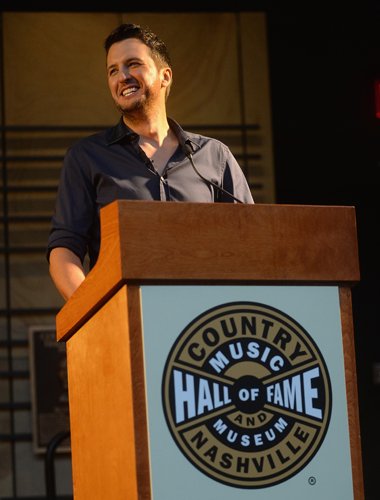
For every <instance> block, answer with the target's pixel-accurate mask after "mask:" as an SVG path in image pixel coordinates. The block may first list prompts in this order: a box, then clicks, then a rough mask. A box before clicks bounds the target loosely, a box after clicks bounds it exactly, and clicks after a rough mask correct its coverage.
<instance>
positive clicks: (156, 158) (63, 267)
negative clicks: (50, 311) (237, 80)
mask: <svg viewBox="0 0 380 500" xmlns="http://www.w3.org/2000/svg"><path fill="white" fill-rule="evenodd" d="M105 49H106V55H107V76H108V83H109V88H110V91H111V95H112V98H113V100H114V102H115V105H116V107H117V108H118V109H119V111H120V113H121V115H122V116H121V119H120V121H119V123H118V124H117V125H116V127H113V128H111V129H109V130H106V131H104V132H101V133H99V134H94V135H92V136H90V137H88V138H86V139H83V140H81V141H79V142H78V143H76V144H74V145H73V146H72V147H71V148H69V150H68V151H67V153H66V156H65V159H64V163H63V166H62V171H61V179H60V183H59V188H58V195H57V201H56V208H55V213H54V216H53V219H52V224H51V231H50V237H49V242H48V260H49V263H50V268H49V269H50V274H51V276H52V279H53V281H54V283H55V285H56V286H57V288H58V290H59V291H60V293H61V295H62V296H63V297H64V298H65V300H67V299H68V298H69V297H70V296H71V295H72V294H73V293H74V292H75V290H76V289H77V288H78V287H79V285H80V284H81V283H82V281H83V280H84V279H85V273H84V269H83V260H84V257H85V255H86V253H87V252H88V254H89V257H90V267H93V266H94V265H95V263H96V260H97V258H98V254H99V248H100V209H101V208H102V207H104V206H106V205H108V204H109V203H111V202H112V201H115V200H120V199H129V200H157V201H190V202H205V203H209V202H234V199H233V198H231V197H230V196H227V195H226V194H225V192H223V189H224V191H227V192H228V193H230V194H231V195H233V197H235V198H237V199H239V200H240V201H242V202H244V203H253V200H252V195H251V192H250V190H249V187H248V184H247V182H246V180H245V178H244V175H243V173H242V171H241V169H240V167H239V165H238V164H237V162H236V160H235V159H234V157H233V156H232V154H231V152H230V151H229V149H228V148H227V146H225V145H224V144H222V143H221V142H219V141H217V140H215V139H211V138H208V137H204V136H201V135H199V134H192V133H190V132H185V131H184V130H183V129H182V128H181V127H180V126H179V125H178V123H176V122H175V121H174V120H172V119H170V118H168V117H167V115H166V99H167V98H168V95H169V92H170V87H171V83H172V67H171V62H170V57H169V54H168V51H167V49H166V47H165V45H164V43H163V42H162V41H161V40H160V39H159V38H158V37H157V36H156V35H155V34H154V33H152V32H151V31H150V30H149V29H145V28H144V29H143V28H140V27H139V26H137V25H135V24H122V25H121V26H119V27H118V28H116V29H115V30H114V31H112V33H111V34H110V35H109V36H108V38H107V39H106V41H105ZM189 152H190V153H191V154H192V156H193V158H194V162H195V164H196V166H197V168H198V170H199V172H200V173H201V176H199V175H197V174H196V173H195V171H194V169H193V166H192V164H191V162H190V160H189V158H188V156H189ZM206 179H207V181H211V182H212V183H213V184H210V183H209V182H207V181H206ZM219 188H220V189H219Z"/></svg>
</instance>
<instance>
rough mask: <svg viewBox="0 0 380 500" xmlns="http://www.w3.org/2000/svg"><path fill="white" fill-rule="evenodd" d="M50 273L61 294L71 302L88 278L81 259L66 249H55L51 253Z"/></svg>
mask: <svg viewBox="0 0 380 500" xmlns="http://www.w3.org/2000/svg"><path fill="white" fill-rule="evenodd" d="M49 261H50V266H49V272H50V276H51V277H52V279H53V281H54V284H55V286H56V287H57V289H58V291H59V293H60V294H61V295H62V297H63V298H64V299H65V300H69V298H70V297H71V296H72V294H73V293H74V292H75V290H76V289H77V288H78V287H79V285H80V284H81V283H82V281H83V280H84V279H85V278H86V276H85V274H84V269H83V266H82V262H81V260H80V258H79V257H78V256H77V255H75V253H74V252H72V251H71V250H69V249H68V248H64V247H57V248H53V250H52V251H51V252H50V259H49Z"/></svg>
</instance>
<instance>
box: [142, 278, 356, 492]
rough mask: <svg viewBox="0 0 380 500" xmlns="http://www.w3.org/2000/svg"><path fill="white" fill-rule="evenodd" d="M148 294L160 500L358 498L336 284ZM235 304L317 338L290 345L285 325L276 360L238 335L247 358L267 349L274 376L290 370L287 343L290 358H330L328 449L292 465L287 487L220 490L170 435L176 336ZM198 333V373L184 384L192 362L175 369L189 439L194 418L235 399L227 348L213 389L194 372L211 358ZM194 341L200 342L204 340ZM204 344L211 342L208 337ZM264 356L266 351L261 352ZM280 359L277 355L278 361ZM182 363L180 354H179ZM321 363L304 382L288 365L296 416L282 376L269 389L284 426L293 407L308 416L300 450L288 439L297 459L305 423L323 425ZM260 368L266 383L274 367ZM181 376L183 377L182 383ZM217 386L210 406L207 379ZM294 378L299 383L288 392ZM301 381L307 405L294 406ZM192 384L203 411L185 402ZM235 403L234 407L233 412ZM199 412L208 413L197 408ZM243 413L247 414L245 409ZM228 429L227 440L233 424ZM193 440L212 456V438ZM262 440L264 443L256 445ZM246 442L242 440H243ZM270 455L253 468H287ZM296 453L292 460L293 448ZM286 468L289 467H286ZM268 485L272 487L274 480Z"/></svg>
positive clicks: (149, 382)
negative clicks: (168, 405) (168, 401)
mask: <svg viewBox="0 0 380 500" xmlns="http://www.w3.org/2000/svg"><path fill="white" fill-rule="evenodd" d="M141 295H142V319H143V337H144V339H143V342H144V351H145V370H146V388H147V401H148V431H149V446H150V459H151V474H152V492H153V500H178V498H181V500H194V499H195V498H200V499H203V498H210V499H216V498H217V499H218V500H227V499H228V500H231V499H232V498H233V499H234V500H243V499H244V500H245V499H252V498H255V499H258V500H278V499H280V498H281V499H283V500H285V499H289V500H290V499H292V500H293V499H294V498H300V499H306V498H307V499H308V500H321V499H330V498H333V499H334V500H353V487H352V473H351V457H350V445H349V432H348V417H347V402H346V388H345V377H344V363H343V347H342V333H341V323H340V309H339V292H338V288H337V287H306V286H305V287H298V286H294V287H285V286H284V287H282V286H281V287H280V286H278V287H276V286H271V287H267V286H143V287H141ZM229 303H254V304H262V305H263V306H264V310H268V309H269V310H271V309H273V310H274V311H275V310H276V311H279V312H280V313H282V314H283V315H284V317H285V318H289V321H290V320H293V321H294V322H296V323H297V324H299V325H300V326H301V329H303V330H304V331H306V332H307V334H308V336H309V337H310V338H311V342H310V343H309V344H307V342H306V343H305V344H304V343H302V340H300V342H298V340H297V339H296V340H294V339H293V340H292V343H291V342H290V341H289V340H288V339H287V337H286V335H287V334H286V330H287V327H285V328H284V329H282V328H279V329H278V333H277V334H276V336H275V338H274V339H275V342H274V344H273V348H275V347H276V345H275V344H276V343H277V347H278V349H277V351H276V350H275V349H273V350H272V351H271V354H270V355H269V349H267V352H266V354H265V355H264V343H261V344H260V341H261V340H260V339H256V338H255V337H252V338H251V339H250V340H253V341H256V340H257V342H256V343H255V344H253V343H252V342H251V343H246V344H244V342H248V340H247V341H246V339H245V338H243V337H241V338H240V340H241V344H242V345H245V346H247V352H248V350H249V352H250V355H251V356H252V357H254V356H258V353H259V352H260V358H261V360H264V358H265V359H266V362H267V363H268V369H270V367H269V363H271V368H273V370H277V369H280V368H281V367H282V368H283V369H285V366H286V365H283V363H287V361H286V360H285V361H284V360H282V358H285V357H284V356H281V346H282V344H281V342H282V341H283V342H285V343H286V342H288V341H289V346H292V347H289V349H291V351H289V352H292V353H293V359H294V358H297V356H298V357H299V358H298V359H302V355H304V357H305V359H306V358H307V354H306V351H308V347H307V346H308V345H309V347H310V346H311V351H313V349H314V347H315V346H316V350H317V351H318V352H319V353H320V355H321V356H320V357H321V358H322V359H323V360H324V363H325V364H324V366H325V367H326V373H328V376H329V380H330V381H331V387H329V389H328V391H327V392H329V394H327V393H326V394H325V396H326V398H329V397H330V396H331V401H332V404H330V403H331V402H330V403H328V402H327V403H328V404H327V403H326V401H322V403H326V404H325V407H326V408H327V407H328V408H329V409H331V417H330V418H329V425H328V427H327V432H326V433H325V436H324V439H322V440H321V444H320V445H319V446H317V449H316V451H315V453H314V455H313V456H312V458H311V459H309V460H306V465H303V466H300V467H298V469H297V467H295V469H294V468H293V469H294V470H296V472H295V473H292V472H291V470H290V472H289V474H288V476H289V477H287V476H286V474H285V476H286V477H285V479H284V476H283V477H282V480H281V482H280V483H278V484H274V485H262V484H261V485H260V487H258V488H257V487H252V486H245V487H241V485H238V486H236V485H230V480H227V481H225V484H223V481H220V480H216V479H215V478H213V474H212V472H210V473H208V472H207V468H206V469H205V471H202V467H199V466H197V464H196V463H193V462H194V461H193V462H192V461H191V460H190V459H189V455H188V456H187V455H186V453H184V451H183V450H181V449H180V446H179V445H178V444H177V442H176V440H175V437H174V435H173V433H172V432H171V431H170V430H169V425H168V422H167V420H166V418H165V412H164V407H165V403H163V380H164V379H165V376H164V372H165V366H166V363H167V361H168V358H169V355H170V353H171V351H172V348H173V346H174V345H175V344H176V343H177V346H178V345H180V344H178V339H179V338H180V336H181V333H182V332H183V331H184V330H185V331H186V328H188V325H190V324H191V323H192V322H193V324H194V325H195V326H194V328H195V330H196V327H197V323H196V322H195V323H194V320H196V318H198V317H199V316H200V315H203V314H204V313H206V312H207V311H209V310H210V309H212V308H216V309H217V308H219V307H220V306H223V305H225V304H229ZM265 308H267V309H265ZM206 319H207V318H206ZM263 323H265V324H267V322H266V320H263ZM210 324H211V323H210ZM206 326H207V325H206ZM248 326H249V325H248ZM190 330H191V328H190ZM195 330H194V331H195ZM197 331H198V334H197V333H194V334H193V333H191V335H193V337H189V338H191V339H193V340H191V342H192V344H191V346H192V347H191V349H192V352H193V355H194V356H193V357H194V360H195V361H194V366H192V367H191V370H193V371H192V373H193V375H192V376H191V377H188V378H186V376H185V374H184V369H183V368H182V367H183V366H185V365H186V360H185V361H184V362H183V364H182V365H181V364H177V365H176V363H174V371H176V375H177V376H178V377H177V378H178V381H179V382H178V384H179V385H178V384H177V385H175V388H176V389H175V390H176V391H180V394H182V395H183V397H184V398H185V399H184V402H183V404H182V406H179V407H180V409H181V408H182V410H183V412H185V413H184V414H186V412H187V417H188V418H189V422H190V423H189V427H188V428H189V429H190V431H189V432H190V433H191V428H192V427H191V422H192V420H191V418H190V417H194V421H197V419H198V422H199V420H202V418H200V417H199V412H200V411H201V410H202V411H203V412H204V415H205V417H204V419H205V420H207V412H208V411H209V410H210V406H208V405H211V406H212V404H214V406H217V405H218V404H219V405H221V408H222V406H223V404H226V403H228V402H231V401H230V400H229V399H228V398H229V397H230V398H232V396H231V392H229V393H228V392H224V395H225V400H224V403H223V390H222V385H221V384H220V377H219V374H218V373H217V372H218V371H220V370H222V369H223V370H227V368H229V367H228V366H226V365H227V363H229V360H228V354H227V351H226V350H224V351H223V349H222V347H221V348H220V350H219V351H218V352H217V354H216V355H215V356H214V354H212V356H214V357H213V358H212V362H211V363H209V366H211V367H212V366H213V367H214V369H215V370H214V372H215V373H212V368H210V370H211V371H210V373H209V375H208V376H207V377H206V378H208V380H209V386H208V385H207V382H205V377H203V376H202V370H201V369H197V367H196V366H195V364H196V360H197V359H198V358H199V359H200V358H201V357H202V355H203V354H204V352H203V351H202V350H201V345H200V343H199V342H197V339H199V338H200V337H199V335H200V333H199V332H201V326H200V327H199V329H198V330H197ZM213 332H214V333H213ZM247 332H248V330H247ZM206 333H207V335H208V337H207V339H208V340H207V339H206V340H207V342H208V343H209V344H210V345H211V344H212V343H213V341H214V340H215V339H214V337H213V335H214V336H215V330H213V329H212V328H211V329H210V328H209V329H208V332H206ZM189 335H190V334H189ZM196 335H198V337H197V336H196ZM204 335H205V334H204ZM247 336H248V335H247ZM203 338H206V337H205V336H204V337H203ZM297 338H298V337H297ZM300 338H301V337H300ZM188 345H189V344H188ZM226 345H227V344H226ZM284 345H285V344H284ZM236 346H238V343H236V342H235V347H236ZM313 346H314V347H313ZM206 347H207V346H206ZM223 348H224V347H223ZM283 348H284V347H283ZM210 349H211V347H210ZM260 349H262V350H261V351H260ZM314 351H315V349H314ZM314 351H313V352H314ZM210 352H211V351H210ZM231 352H232V354H234V356H235V358H237V357H238V355H239V353H238V352H237V351H236V349H235V351H234V352H233V351H231ZM276 352H277V356H275V354H276ZM278 354H279V355H278ZM178 356H180V353H179V354H178ZM210 356H211V354H210ZM270 356H272V358H270ZM197 357H198V358H197ZM178 359H179V358H178ZM298 359H297V361H298ZM264 364H265V363H263V365H264ZM176 366H178V367H179V368H178V370H176V369H175V367H176ZM315 366H316V365H315V364H314V365H313V362H310V363H308V362H305V363H304V365H303V368H302V370H303V371H302V370H301V371H302V373H303V375H301V376H298V378H297V375H294V374H295V373H296V372H297V370H295V369H292V367H291V366H290V367H288V372H289V374H290V375H289V377H288V382H287V383H288V395H287V397H288V403H289V401H290V399H291V396H289V394H290V392H289V391H291V390H293V393H292V398H293V399H292V403H293V409H290V408H285V406H286V401H285V403H284V401H283V399H286V396H284V393H282V395H281V394H279V395H278V398H277V399H276V387H275V385H276V380H280V379H281V377H280V376H279V377H278V378H277V379H276V377H273V383H272V389H270V391H269V389H267V391H269V392H267V394H269V393H270V394H271V398H272V399H271V402H272V403H273V404H274V405H276V404H277V409H279V408H280V407H281V405H282V407H281V408H280V410H281V412H282V414H283V415H285V417H284V418H285V420H286V419H287V418H286V415H291V413H292V411H293V410H294V411H293V413H294V412H297V411H298V410H302V411H303V412H304V413H303V414H301V413H302V412H301V411H299V412H298V416H299V422H300V427H298V430H296V431H295V435H296V436H297V435H298V437H299V441H297V443H299V444H300V446H297V447H295V442H294V440H293V442H292V439H291V437H292V436H291V437H290V438H289V439H285V440H284V442H285V441H288V445H287V446H288V451H289V450H293V454H294V457H296V456H297V455H296V454H297V453H298V450H301V451H299V454H301V453H302V446H303V443H302V436H309V434H311V430H312V427H313V425H311V426H309V427H303V422H305V425H309V424H310V422H311V423H312V421H313V419H314V421H315V422H316V424H318V422H317V421H318V418H319V414H318V411H319V410H318V406H319V405H320V404H322V403H321V401H320V400H318V399H316V398H317V396H316V394H317V389H316V388H315V386H314V385H313V384H314V381H313V377H317V375H320V376H321V377H322V375H321V372H322V371H323V369H322V368H320V369H318V367H317V368H315ZM320 366H322V365H320ZM233 369H234V367H233V366H232V363H231V369H230V372H228V371H226V372H225V373H226V374H229V373H233ZM181 370H182V371H181ZM263 370H264V371H263V372H262V373H263V376H265V374H266V373H267V374H268V376H269V371H268V370H267V372H265V367H264V368H263ZM182 372H183V373H182ZM273 373H274V372H273ZM273 373H272V374H273ZM279 373H280V371H279ZM292 373H293V377H292ZM198 375H199V376H198ZM181 377H183V379H182V378H181ZM302 377H303V378H302ZM173 379H174V378H173V377H172V379H171V380H172V381H173ZM201 379H202V380H201ZM227 379H231V376H230V377H228V376H227V377H226V380H227ZM210 380H211V381H212V380H215V384H216V385H215V387H217V390H220V393H219V392H218V396H215V391H214V399H213V403H212V404H211V403H210V402H208V400H207V397H211V396H210V394H211V393H210V390H211V389H210V388H211V387H212V386H213V385H214V384H212V383H211V382H210ZM289 381H291V383H292V384H293V386H292V387H290V389H289ZM296 382H299V387H302V391H304V392H302V394H306V392H307V391H306V389H305V388H307V387H308V391H309V392H308V393H307V394H309V396H308V400H307V396H305V400H302V401H301V399H299V400H298V399H297V390H296V389H297V387H298V386H297V385H296ZM171 383H174V382H171ZM176 383H177V382H176ZM191 383H192V384H195V385H196V389H194V390H193V394H196V395H197V397H198V395H199V394H201V393H202V397H203V399H202V404H201V403H199V402H198V403H197V405H198V406H197V407H194V408H193V409H191V404H190V402H189V399H187V400H186V398H187V397H188V395H189V387H190V386H191ZM186 384H188V385H186ZM202 384H203V385H202ZM218 384H219V385H218ZM279 384H280V383H279ZM279 384H277V385H278V387H280V385H279ZM164 387H165V384H164ZM178 387H180V389H178ZM234 387H235V386H234ZM281 387H282V389H283V390H285V389H284V387H285V385H282V386H281ZM326 387H327V386H326ZM214 389H215V388H214ZM228 390H231V387H230V388H229V389H225V391H228ZM300 390H301V389H300ZM326 390H327V389H326ZM181 391H182V392H181ZM255 391H256V392H255ZM305 391H306V392H305ZM235 392H236V390H235ZM164 393H165V389H164ZM256 393H257V390H256V389H253V388H252V387H251V388H249V389H248V390H246V389H245V388H243V389H241V390H240V391H238V394H239V397H240V398H241V401H242V400H244V399H246V398H251V397H252V399H254V398H255V394H256ZM207 394H208V396H207ZM228 394H229V396H228ZM283 396H284V398H283ZM215 397H216V400H215ZM164 398H165V394H164ZM199 398H201V396H199ZM218 398H219V399H218ZM313 398H314V399H313ZM232 399H233V398H232ZM322 399H323V398H322ZM185 400H186V401H185ZM219 400H220V401H219ZM215 401H217V402H218V403H216V402H215ZM234 401H235V400H234ZM234 401H232V403H231V404H232V406H233V404H234ZM235 402H236V401H235ZM298 403H299V405H300V406H299V407H298V406H297V405H298ZM241 404H243V403H241ZM302 405H303V406H302ZM329 405H330V406H329ZM193 406H194V405H193ZM200 406H201V410H200V409H199V408H200ZM176 408H177V407H176ZM241 408H243V406H242V407H241ZM211 409H212V408H211ZM214 409H215V408H214ZM182 410H181V411H182ZM173 411H174V410H173ZM305 411H306V413H308V414H307V415H306V414H305ZM169 412H170V411H169ZM178 412H179V410H178V408H177V414H176V415H177V416H175V411H174V413H173V415H174V417H173V418H174V419H175V418H177V421H179V420H180V419H181V417H180V416H178V415H179V413H178ZM191 412H193V413H191ZM196 412H198V414H197V415H195V414H196ZM211 413H212V412H211ZM243 413H244V412H243ZM194 415H195V416H194ZM235 415H237V416H236V419H238V414H237V413H236V414H235V413H232V417H231V418H232V419H233V418H234V417H235ZM263 418H264V417H263ZM221 422H222V421H220V422H219V424H217V425H215V426H214V428H213V429H214V431H215V432H214V436H215V435H216V437H217V438H218V436H219V434H220V435H222V433H223V430H224V427H223V426H222V423H221ZM273 422H274V426H273V430H276V428H277V429H279V432H282V431H283V429H281V422H280V421H276V420H273ZM276 422H277V424H278V422H280V427H277V426H276ZM285 425H286V422H285ZM317 427H318V425H316V428H317ZM225 428H226V433H227V431H228V427H225ZM305 428H306V429H307V430H308V432H307V433H306V431H305V430H304V429H305ZM301 429H303V430H301ZM194 432H196V431H194ZM218 432H219V434H218ZM276 432H277V431H276ZM297 432H298V434H297ZM226 433H225V434H226ZM232 434H233V433H232ZM232 434H231V436H232ZM193 436H194V438H193V440H192V441H191V440H190V441H189V443H190V444H191V443H192V445H193V446H194V448H196V445H198V446H199V447H200V449H202V450H203V449H206V448H202V446H203V445H202V437H203V439H204V438H205V435H203V434H199V435H198V437H196V436H195V434H194V435H193ZM250 436H251V438H252V439H253V437H254V433H252V432H251V433H250ZM256 438H257V436H256V437H255V439H256ZM293 438H294V435H293ZM260 439H261V437H258V438H257V442H256V444H258V445H260ZM242 440H244V437H243V438H242ZM289 442H290V443H289ZM214 448H215V447H214ZM221 448H222V446H221ZM214 451H215V450H214ZM190 455H191V451H190ZM232 455H233V454H232ZM232 455H231V456H232ZM267 455H268V454H267ZM267 455H265V454H264V455H263V457H262V460H263V461H262V463H261V464H260V462H259V461H258V460H256V464H255V467H256V469H257V468H259V469H260V466H262V467H263V466H264V465H263V464H264V463H265V464H267V465H266V467H267V468H268V470H270V466H271V465H272V466H274V465H275V464H274V461H275V460H277V461H278V460H279V458H280V459H281V460H283V462H284V463H285V461H286V460H287V457H285V455H284V453H282V454H281V453H280V452H278V453H277V455H275V454H274V455H273V456H271V457H267ZM289 455H292V453H290V451H289ZM231 456H230V455H229V454H228V453H227V455H226V456H225V458H224V467H225V469H226V471H227V472H228V460H231ZM247 456H248V455H247ZM228 457H229V458H228ZM294 457H292V458H294ZM213 459H215V455H214V456H212V451H210V452H209V454H208V456H206V457H204V461H205V463H206V462H207V461H209V462H210V463H211V462H212V460H213ZM294 460H295V458H294ZM217 461H218V462H219V463H220V462H221V461H223V460H220V457H218V459H217ZM247 466H248V461H247ZM250 467H252V464H250ZM284 467H285V468H286V464H285V465H284ZM222 470H223V467H222ZM274 483H275V481H274ZM268 484H270V481H269V483H268Z"/></svg>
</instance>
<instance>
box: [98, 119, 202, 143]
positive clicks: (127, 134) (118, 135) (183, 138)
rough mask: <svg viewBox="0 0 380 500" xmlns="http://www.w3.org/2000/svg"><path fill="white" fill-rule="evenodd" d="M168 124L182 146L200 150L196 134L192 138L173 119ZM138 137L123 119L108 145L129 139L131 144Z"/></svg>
mask: <svg viewBox="0 0 380 500" xmlns="http://www.w3.org/2000/svg"><path fill="white" fill-rule="evenodd" d="M168 123H169V126H170V128H171V129H172V130H173V132H174V133H175V135H176V136H177V139H178V142H179V144H180V146H183V145H184V144H185V143H188V144H190V145H192V146H193V145H194V146H196V147H197V148H198V149H199V148H200V144H199V143H198V142H196V141H195V140H194V139H195V138H194V134H191V137H190V134H189V133H188V132H185V130H183V129H182V127H181V126H180V125H179V124H178V123H177V122H176V121H175V120H173V119H172V118H169V117H168ZM138 136H139V135H138V134H137V133H136V132H135V131H134V130H132V129H131V128H130V127H128V125H126V124H125V123H124V120H123V117H121V118H120V120H119V123H118V124H117V125H116V127H113V128H112V129H110V137H109V140H108V142H107V144H108V146H111V145H112V144H116V143H117V142H120V141H121V140H123V139H127V140H128V141H129V142H131V141H133V140H135V139H137V137H138ZM193 149H194V147H193Z"/></svg>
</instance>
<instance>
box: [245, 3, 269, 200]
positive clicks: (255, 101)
mask: <svg viewBox="0 0 380 500" xmlns="http://www.w3.org/2000/svg"><path fill="white" fill-rule="evenodd" d="M239 15H240V26H241V43H242V60H243V75H242V76H243V82H244V103H245V120H246V123H247V124H254V123H257V124H259V125H260V132H259V133H252V132H251V133H249V135H248V153H251V154H254V153H259V154H261V155H262V160H261V161H259V162H256V165H255V166H254V167H253V168H252V169H251V171H252V172H253V175H257V174H258V175H259V177H260V179H259V181H260V182H262V183H263V185H264V189H263V192H262V193H261V194H260V195H259V197H260V198H259V199H258V200H257V201H263V202H265V203H274V202H275V186H274V166H273V145H272V120H271V104H270V84H269V58H268V49H267V34H266V19H265V13H262V12H243V13H240V14H239ZM249 180H250V181H253V182H254V179H249Z"/></svg>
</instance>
